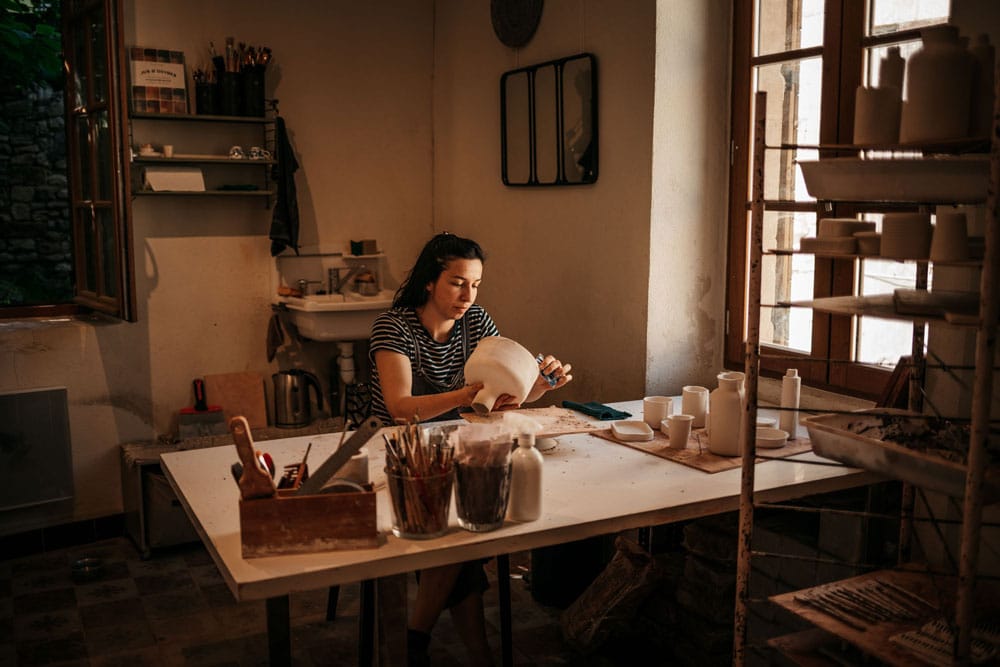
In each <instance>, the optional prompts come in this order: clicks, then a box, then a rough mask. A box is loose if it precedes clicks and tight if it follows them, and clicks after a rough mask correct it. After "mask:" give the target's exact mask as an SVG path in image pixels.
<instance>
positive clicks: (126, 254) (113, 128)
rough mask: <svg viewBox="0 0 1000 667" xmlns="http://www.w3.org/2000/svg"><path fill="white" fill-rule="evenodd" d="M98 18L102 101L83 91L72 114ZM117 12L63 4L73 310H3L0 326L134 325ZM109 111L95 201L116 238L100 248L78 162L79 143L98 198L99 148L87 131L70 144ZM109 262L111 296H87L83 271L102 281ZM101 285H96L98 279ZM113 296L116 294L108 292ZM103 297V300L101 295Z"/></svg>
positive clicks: (115, 7) (118, 8) (96, 5)
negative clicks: (82, 321) (103, 320)
mask: <svg viewBox="0 0 1000 667" xmlns="http://www.w3.org/2000/svg"><path fill="white" fill-rule="evenodd" d="M95 14H99V15H100V17H101V20H102V21H103V23H104V26H105V29H104V37H105V38H104V41H103V42H102V43H100V44H99V48H101V49H103V51H104V53H103V57H104V61H105V63H107V73H106V82H105V86H106V89H105V90H104V95H103V96H104V101H103V102H98V103H96V104H95V103H94V99H93V97H92V96H90V95H89V89H90V88H91V86H88V91H86V92H84V93H83V98H84V99H85V100H86V102H85V103H84V106H83V107H81V108H75V105H74V99H75V93H76V78H75V76H74V74H75V73H76V72H77V71H79V70H80V68H81V67H82V68H83V69H84V71H85V73H86V74H85V77H86V80H87V81H94V80H95V79H94V76H93V74H94V70H93V62H94V59H93V57H92V53H91V47H92V46H93V42H94V40H93V39H92V36H91V31H90V29H89V25H87V21H88V18H90V17H93V16H94V15H95ZM81 22H83V24H84V35H85V41H86V44H84V45H83V52H84V54H85V60H86V62H85V63H77V62H76V61H75V55H76V53H77V51H76V50H75V49H74V47H75V44H74V38H75V37H74V36H75V34H76V33H75V32H74V29H75V28H77V27H78V26H79V24H80V23H81ZM122 25H123V20H122V5H121V2H120V0H64V2H63V3H62V20H61V30H62V51H63V53H62V60H63V73H64V76H65V85H64V87H63V90H64V94H63V106H64V113H65V116H64V117H65V121H66V122H65V135H66V136H65V140H66V160H67V169H66V172H67V173H66V175H67V180H68V187H67V196H68V198H69V202H68V203H69V211H70V222H71V225H70V226H71V229H72V249H73V250H72V258H73V276H74V281H73V282H74V284H73V290H74V295H75V296H74V297H73V299H72V302H71V303H56V304H38V305H23V306H6V307H4V308H3V309H0V319H26V318H51V317H66V316H85V315H88V314H93V313H98V314H103V315H106V316H110V317H112V318H115V319H121V320H125V321H130V322H134V321H136V305H135V270H134V261H133V252H132V224H131V210H130V206H129V205H128V202H129V200H130V197H131V192H130V183H129V179H128V178H127V173H128V164H127V161H126V153H125V150H124V149H125V147H126V146H127V145H128V144H127V129H126V119H125V116H124V109H125V108H126V105H125V95H126V90H127V89H126V86H125V79H124V71H125V70H124V63H125V52H124V47H123V40H122ZM100 111H106V112H107V118H108V121H107V122H108V132H107V135H108V142H109V145H108V147H107V155H108V157H109V158H110V160H111V164H110V165H105V168H106V169H109V170H110V178H109V181H110V183H109V185H110V192H109V194H110V196H109V198H107V199H105V200H100V201H99V205H100V206H101V207H103V208H104V209H106V210H107V211H108V212H109V218H110V224H109V225H108V228H109V229H110V231H111V232H112V233H113V235H114V238H113V239H110V243H109V244H108V245H107V246H105V245H103V244H102V243H101V242H100V238H99V233H98V232H97V230H96V227H95V223H94V216H93V211H94V208H95V207H94V206H93V205H92V204H96V203H98V199H97V197H96V196H94V197H92V199H84V198H82V197H81V196H80V195H79V193H80V192H81V189H80V187H79V184H80V182H81V180H80V179H81V177H82V176H81V168H80V164H81V159H82V158H83V155H82V152H81V150H80V143H81V142H82V143H85V144H86V146H87V150H86V157H87V159H88V160H89V163H90V168H89V173H90V174H91V178H92V182H91V184H90V188H89V190H90V192H91V193H95V194H96V193H97V187H96V180H97V176H96V175H97V173H98V162H99V160H101V159H102V158H101V152H100V151H98V150H97V144H96V142H95V140H94V135H93V133H92V132H88V134H87V136H86V137H85V138H79V137H75V136H74V133H75V132H76V128H77V125H76V121H77V119H78V118H80V117H85V116H86V115H88V114H90V113H94V112H100ZM87 209H89V210H90V211H91V216H90V219H89V220H85V219H83V218H84V216H83V214H81V211H84V210H87ZM87 234H89V235H90V236H91V238H92V239H93V241H92V243H91V244H90V245H89V252H90V257H88V244H87V242H86V241H87V238H86V235H87ZM105 247H108V248H110V249H111V251H112V254H113V256H111V257H105V256H104V255H105V253H104V248H105ZM108 262H111V263H113V265H114V283H115V284H114V286H113V289H112V290H104V289H101V286H100V285H97V287H96V289H88V288H90V287H91V286H90V285H87V280H86V271H87V266H88V263H89V264H91V265H92V266H93V267H95V269H94V271H95V275H103V271H104V269H103V267H104V266H105V264H106V263H108ZM97 282H98V283H100V282H101V281H100V280H98V281H97ZM112 291H113V293H111V292H112ZM105 292H108V293H105Z"/></svg>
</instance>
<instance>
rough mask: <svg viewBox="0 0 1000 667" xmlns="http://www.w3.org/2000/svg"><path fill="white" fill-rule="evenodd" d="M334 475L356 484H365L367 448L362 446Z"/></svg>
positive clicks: (366, 480) (366, 477) (366, 481)
mask: <svg viewBox="0 0 1000 667" xmlns="http://www.w3.org/2000/svg"><path fill="white" fill-rule="evenodd" d="M334 477H342V478H344V479H349V480H351V481H352V482H356V483H358V484H367V483H368V481H369V477H368V448H367V447H362V448H361V449H360V450H358V453H357V454H355V455H354V456H352V457H351V458H349V459H348V460H347V463H345V464H344V465H343V466H341V468H340V470H338V471H337V472H336V473H335V474H334Z"/></svg>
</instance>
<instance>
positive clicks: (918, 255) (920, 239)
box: [879, 213, 931, 259]
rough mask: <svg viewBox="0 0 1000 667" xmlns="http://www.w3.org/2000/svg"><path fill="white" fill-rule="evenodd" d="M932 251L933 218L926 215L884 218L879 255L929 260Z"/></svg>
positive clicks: (910, 214) (912, 214)
mask: <svg viewBox="0 0 1000 667" xmlns="http://www.w3.org/2000/svg"><path fill="white" fill-rule="evenodd" d="M930 249H931V217H930V215H928V214H926V213H886V214H885V215H884V216H882V241H881V244H880V248H879V254H880V255H881V256H882V257H890V258H892V259H927V256H928V255H929V254H930Z"/></svg>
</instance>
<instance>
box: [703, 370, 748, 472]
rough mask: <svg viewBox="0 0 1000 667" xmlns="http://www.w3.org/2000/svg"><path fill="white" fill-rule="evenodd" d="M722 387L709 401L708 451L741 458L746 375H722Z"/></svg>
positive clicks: (718, 388) (720, 380)
mask: <svg viewBox="0 0 1000 667" xmlns="http://www.w3.org/2000/svg"><path fill="white" fill-rule="evenodd" d="M718 379H719V386H718V387H716V388H715V389H713V390H712V395H711V397H710V399H709V412H708V419H709V422H710V423H709V429H708V451H710V452H712V453H713V454H717V455H719V456H739V455H740V453H741V452H742V446H743V410H744V406H745V401H746V398H745V394H744V389H743V380H744V375H743V373H737V372H730V373H719V376H718Z"/></svg>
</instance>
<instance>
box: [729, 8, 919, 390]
mask: <svg viewBox="0 0 1000 667" xmlns="http://www.w3.org/2000/svg"><path fill="white" fill-rule="evenodd" d="M755 5H756V0H734V7H733V62H732V72H733V77H732V90H731V95H732V97H731V100H732V108H731V118H732V124H731V132H732V134H731V136H730V150H731V157H730V176H729V221H728V222H729V224H728V256H727V281H726V282H727V285H726V330H725V346H724V353H723V355H724V363H725V365H726V366H727V367H729V368H742V367H743V364H744V359H745V352H746V349H745V335H744V330H745V328H746V308H747V304H748V299H747V287H748V270H749V267H748V259H749V231H750V230H749V223H750V220H749V217H750V216H749V213H750V203H751V202H750V191H751V190H750V186H751V184H752V183H751V171H750V169H751V164H752V157H753V156H752V149H753V144H752V130H753V121H752V115H753V73H754V69H755V68H756V67H757V66H759V65H761V64H767V63H773V62H782V61H787V60H790V59H801V58H803V57H813V56H817V55H818V56H821V57H822V58H823V65H822V81H821V87H822V92H821V101H820V128H819V142H820V144H821V145H840V144H850V143H851V137H852V134H853V127H854V98H855V90H856V89H857V87H858V86H859V85H860V84H861V83H862V81H863V80H864V67H865V53H866V50H868V49H870V48H872V47H875V46H882V45H886V44H895V43H898V42H901V41H906V40H910V39H916V38H918V37H919V34H920V29H919V28H916V29H907V30H900V31H898V32H892V33H888V34H882V35H872V36H866V34H865V33H866V27H867V26H866V21H867V20H868V16H867V12H868V7H867V5H868V3H867V2H866V1H865V0H825V2H824V19H823V23H824V25H823V43H822V44H821V45H819V46H812V47H803V48H800V49H790V50H788V51H782V52H779V53H768V54H765V55H761V56H754V55H753V48H754V34H755V23H754V21H755V15H754V7H755ZM767 209H768V210H773V211H805V212H815V213H816V215H817V219H818V218H819V217H849V216H853V215H855V214H856V213H857V212H859V211H860V210H861V208H860V207H859V206H857V205H850V204H844V203H836V204H833V205H828V204H827V203H825V202H771V201H769V202H767ZM864 210H865V211H868V212H876V211H878V210H879V208H878V207H876V206H869V205H866V206H865V207H864ZM882 210H884V209H882ZM896 210H898V209H896ZM814 271H815V278H814V283H813V297H814V298H820V297H827V296H839V295H844V294H852V293H853V292H854V290H855V276H856V271H855V260H854V259H852V258H847V259H833V258H823V257H815V258H814ZM853 344H854V318H853V317H846V316H833V315H829V314H826V313H821V312H818V311H813V323H812V343H811V349H810V351H809V352H807V353H805V352H801V351H799V350H792V349H788V348H784V347H778V346H773V345H766V344H761V359H760V372H761V374H762V375H766V376H772V377H777V376H780V375H783V374H784V372H785V369H786V368H789V367H791V366H796V367H797V368H798V370H799V374H800V375H801V376H802V377H803V380H804V381H805V382H807V383H808V384H810V385H812V386H816V387H821V388H826V389H832V390H836V391H839V392H843V393H847V394H851V395H856V396H861V397H865V398H870V399H877V398H878V397H879V395H880V394H881V393H882V389H883V387H884V386H885V385H886V383H887V382H888V381H889V378H890V376H891V374H892V369H887V368H884V367H881V366H875V365H871V364H865V363H860V362H856V361H852V359H853V357H854V350H853V349H852V346H853Z"/></svg>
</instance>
